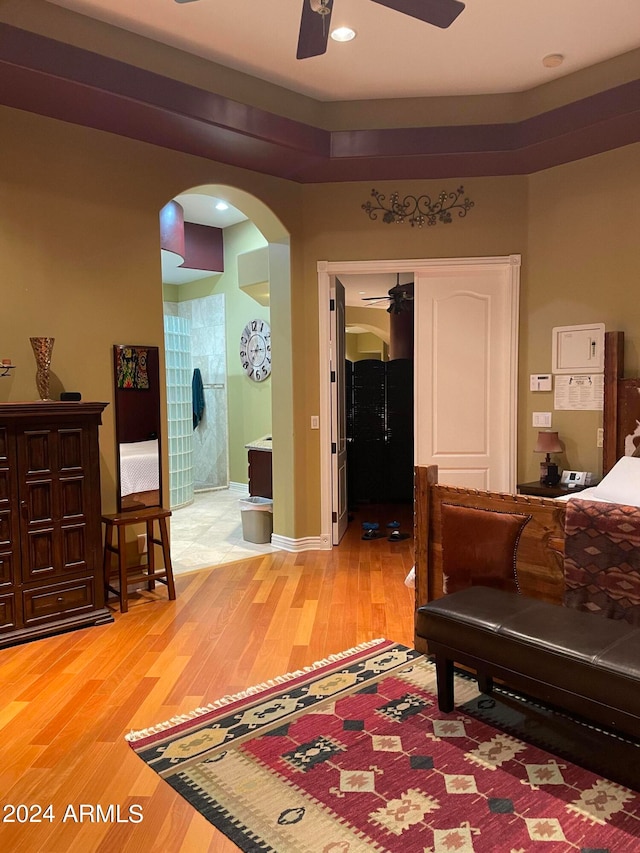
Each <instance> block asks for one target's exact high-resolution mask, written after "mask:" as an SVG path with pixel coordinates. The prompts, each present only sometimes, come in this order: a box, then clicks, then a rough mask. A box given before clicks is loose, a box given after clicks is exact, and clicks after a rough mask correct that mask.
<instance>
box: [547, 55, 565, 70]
mask: <svg viewBox="0 0 640 853" xmlns="http://www.w3.org/2000/svg"><path fill="white" fill-rule="evenodd" d="M563 62H564V56H563V55H562V54H561V53H550V54H548V55H547V56H545V57H544V58H543V60H542V64H543V65H544V67H545V68H557V67H558V65H562V63H563Z"/></svg>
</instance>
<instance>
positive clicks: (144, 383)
mask: <svg viewBox="0 0 640 853" xmlns="http://www.w3.org/2000/svg"><path fill="white" fill-rule="evenodd" d="M113 379H114V388H115V393H114V396H115V417H116V444H117V462H118V510H119V511H120V512H125V511H128V510H138V509H142V508H143V507H151V506H162V479H161V464H160V371H159V352H158V347H150V346H137V345H136V346H133V345H124V344H115V345H114V347H113Z"/></svg>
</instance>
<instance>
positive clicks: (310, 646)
mask: <svg viewBox="0 0 640 853" xmlns="http://www.w3.org/2000/svg"><path fill="white" fill-rule="evenodd" d="M399 511H400V512H401V514H403V515H404V518H400V519H398V520H400V521H401V522H402V524H403V526H402V529H403V530H405V531H407V532H408V531H410V530H411V517H410V508H409V507H406V508H401V509H400V510H399ZM368 514H369V515H371V512H369V513H368ZM367 520H370V519H367ZM373 520H376V519H373ZM386 520H390V518H389V517H387V515H385V514H384V513H381V516H380V521H381V523H382V524H383V525H384V522H385V521H386ZM385 532H386V531H385ZM412 564H413V542H412V539H407V540H405V541H402V542H394V543H390V542H388V541H387V540H386V538H383V539H379V540H376V541H362V539H361V531H360V527H359V520H358V519H356V521H355V522H354V523H353V524H352V525H351V526H350V529H349V531H348V532H347V535H346V536H345V539H344V540H343V543H341V545H340V547H339V548H336V549H334V550H333V551H332V552H320V551H307V552H303V553H300V554H288V553H285V552H278V553H276V554H270V555H265V556H264V557H259V558H255V559H251V560H245V561H242V562H239V563H235V564H230V565H226V566H221V567H218V568H215V569H212V570H210V571H202V572H197V573H195V574H191V575H183V576H180V577H178V578H176V585H177V590H178V598H177V601H171V602H169V601H167V600H166V590H165V588H164V587H162V586H160V589H159V591H158V593H157V595H155V597H151V596H150V594H141V595H140V596H139V597H138V598H137V600H132V601H131V603H130V609H129V612H128V613H126V614H123V615H122V614H120V613H118V612H115V614H114V615H115V623H114V624H112V625H106V626H101V627H95V628H90V629H85V630H82V631H75V632H72V633H67V634H63V635H60V636H58V637H52V638H48V639H45V640H39V641H36V642H32V643H28V644H25V645H23V646H17V647H14V648H11V649H5V650H3V651H0V688H1V691H2V692H1V694H0V733H1V737H2V751H1V756H2V758H1V763H0V790H1V792H2V808H3V809H4V811H3V812H2V814H0V820H3V821H6V819H7V816H8V815H9V812H8V810H7V806H10V805H15V806H17V805H23V806H27V807H29V806H37V805H39V806H41V807H42V808H43V809H44V808H45V807H46V806H48V805H49V804H51V805H52V812H53V817H54V819H53V821H52V822H49V821H48V820H44V821H43V822H41V823H35V822H27V823H22V824H17V823H13V824H11V823H7V822H0V851H5V850H6V851H11V853H94V851H95V853H112V851H113V853H115V851H118V853H121V852H122V853H129V851H135V853H153V851H162V853H201V851H216V853H232V851H237V847H236V846H235V845H234V844H232V843H231V842H229V841H228V840H227V839H226V838H225V837H224V836H223V835H221V834H220V833H219V832H217V831H216V830H215V829H214V828H213V827H212V826H211V825H210V824H209V823H208V822H207V821H206V820H205V819H204V818H203V817H201V816H200V815H199V814H198V813H197V812H196V811H195V810H194V809H193V808H192V807H191V806H190V805H188V803H186V801H184V800H183V799H182V798H181V797H180V796H178V795H177V794H176V793H174V792H173V790H172V789H171V787H170V786H169V785H168V784H167V783H165V782H164V781H162V780H161V779H160V778H159V776H157V774H156V773H155V772H154V771H153V770H151V769H150V768H149V767H147V766H146V765H145V764H144V763H143V762H142V761H141V760H140V759H139V758H138V757H137V756H136V755H135V754H134V753H133V751H132V750H131V748H130V747H129V745H128V744H127V742H126V741H125V740H124V736H125V734H126V733H127V732H128V731H130V730H135V729H140V728H145V727H147V726H150V725H154V724H156V723H158V722H161V721H163V720H166V719H169V718H171V717H173V716H175V715H176V714H181V713H186V712H189V711H191V710H193V709H194V708H197V707H200V706H202V705H205V704H207V703H208V702H210V701H213V700H215V699H217V698H220V697H221V696H224V695H226V694H229V693H236V692H239V691H242V690H244V689H245V688H247V687H249V686H251V685H254V684H259V683H262V682H264V681H266V680H268V679H271V678H273V677H275V676H277V675H280V674H282V673H285V672H291V671H293V670H296V669H299V668H301V667H303V666H306V665H308V664H311V663H313V662H314V661H316V660H319V659H322V658H324V657H326V656H327V655H329V654H332V653H336V652H339V651H342V650H344V649H347V648H350V647H352V646H354V645H357V644H358V643H361V642H365V641H367V640H371V639H374V638H376V637H387V638H388V639H391V640H396V641H398V642H402V643H405V644H406V645H412V642H413V592H412V590H410V589H408V588H407V587H406V586H405V585H404V579H405V576H406V575H407V573H408V572H409V570H410V568H411V566H412ZM81 804H84V805H86V806H91V805H97V804H100V805H101V806H102V808H103V810H106V809H107V807H108V806H109V805H110V804H113V805H114V806H119V807H120V814H121V820H125V818H126V816H127V815H128V809H129V806H131V805H132V804H139V805H140V806H141V807H142V813H143V820H142V822H140V823H137V824H133V823H128V822H120V823H118V822H110V823H95V822H91V821H90V819H89V817H88V816H86V817H85V818H84V820H83V821H82V822H79V821H77V820H75V819H74V814H75V815H77V814H78V808H79V806H80V805H81ZM69 807H72V808H73V810H74V811H73V813H72V812H71V811H69ZM65 813H67V820H66V821H65V820H63V818H64V816H65Z"/></svg>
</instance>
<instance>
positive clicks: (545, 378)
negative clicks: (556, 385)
mask: <svg viewBox="0 0 640 853" xmlns="http://www.w3.org/2000/svg"><path fill="white" fill-rule="evenodd" d="M529 390H530V391H551V390H553V389H552V385H551V374H550V373H532V374H531V376H530V377H529Z"/></svg>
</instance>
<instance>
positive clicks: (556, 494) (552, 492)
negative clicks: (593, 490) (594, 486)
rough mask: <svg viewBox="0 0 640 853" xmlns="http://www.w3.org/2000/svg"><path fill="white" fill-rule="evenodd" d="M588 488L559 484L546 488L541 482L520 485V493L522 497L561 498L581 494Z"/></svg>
mask: <svg viewBox="0 0 640 853" xmlns="http://www.w3.org/2000/svg"><path fill="white" fill-rule="evenodd" d="M586 488H587V487H586V486H572V488H569V487H568V486H563V485H562V484H561V483H558V485H557V486H545V485H544V483H541V482H540V481H539V480H535V481H534V482H533V483H518V492H519V493H520V494H521V495H536V496H537V497H539V498H560V497H563V496H564V495H573V494H575V493H576V492H581V491H582V490H583V489H586Z"/></svg>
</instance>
